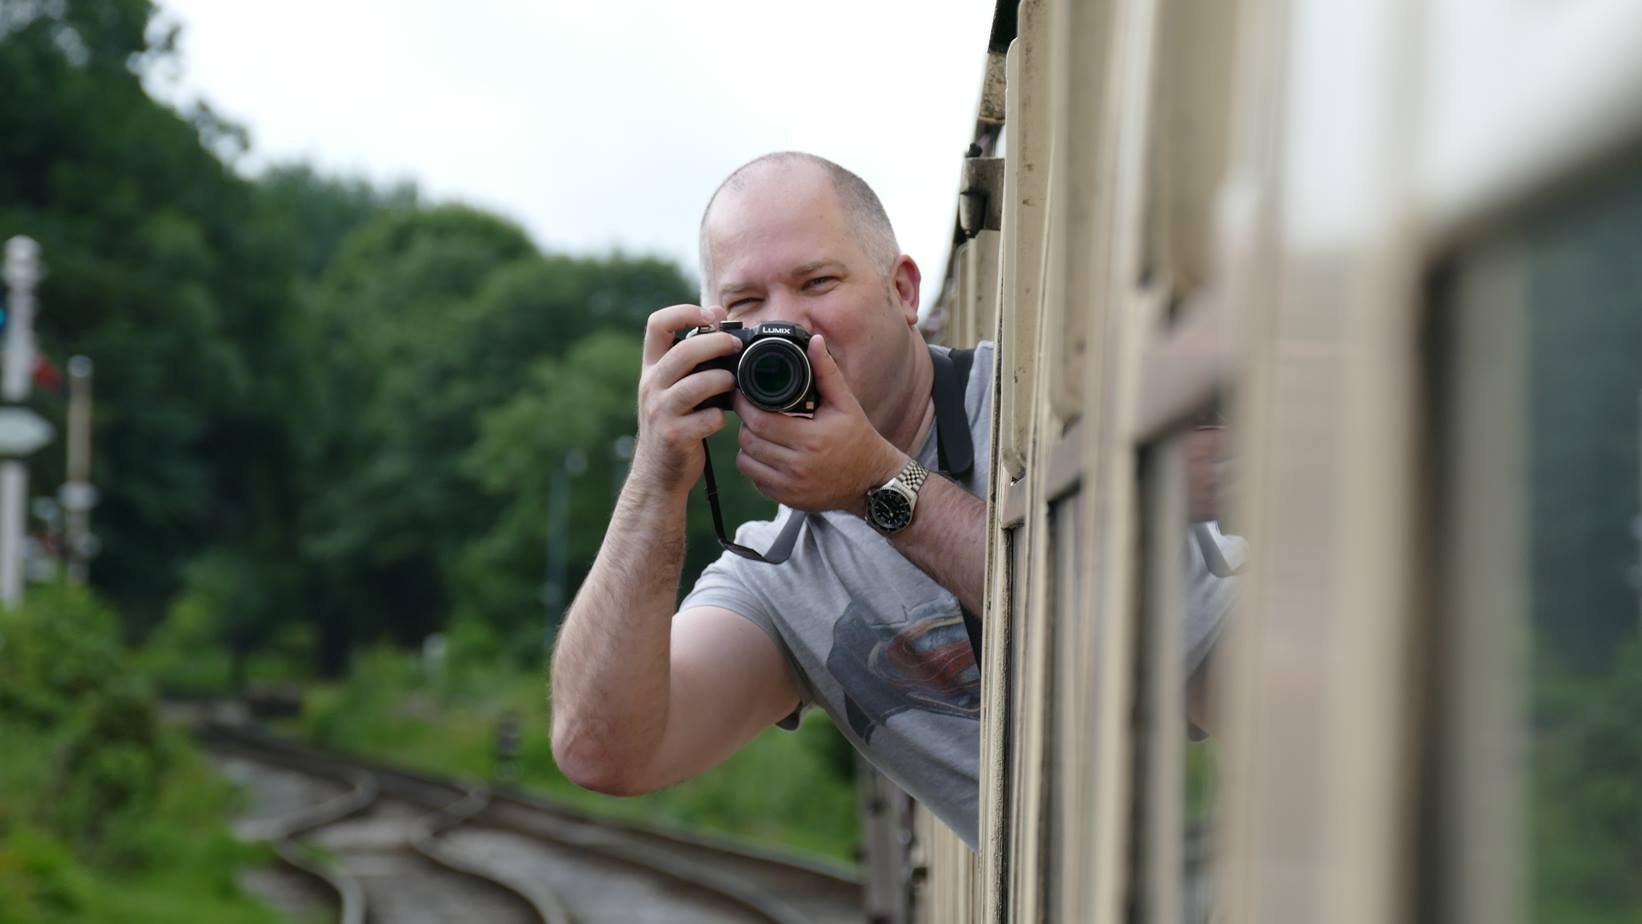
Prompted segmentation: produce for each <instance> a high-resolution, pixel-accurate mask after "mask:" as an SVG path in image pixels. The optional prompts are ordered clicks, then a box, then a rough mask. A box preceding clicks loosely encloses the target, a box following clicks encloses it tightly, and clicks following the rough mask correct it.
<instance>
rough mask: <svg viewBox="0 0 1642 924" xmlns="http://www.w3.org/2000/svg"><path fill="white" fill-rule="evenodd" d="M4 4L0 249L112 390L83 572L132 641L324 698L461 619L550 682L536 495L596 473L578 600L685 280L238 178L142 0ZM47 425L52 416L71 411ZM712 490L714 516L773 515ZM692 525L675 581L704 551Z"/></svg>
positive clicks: (360, 187) (242, 141)
mask: <svg viewBox="0 0 1642 924" xmlns="http://www.w3.org/2000/svg"><path fill="white" fill-rule="evenodd" d="M3 10H4V12H3V13H0V85H3V86H6V87H7V88H8V91H7V93H6V94H4V96H3V97H0V236H8V237H9V236H10V235H12V234H18V233H27V234H29V235H31V236H33V237H35V238H36V239H38V240H39V241H40V242H41V244H42V246H43V250H44V255H45V259H46V262H47V264H48V272H49V275H48V276H47V278H46V280H45V282H44V283H43V285H42V288H41V291H40V293H39V297H40V303H41V312H40V316H39V321H38V327H39V333H40V339H41V343H42V347H43V350H44V352H45V354H46V355H47V357H48V358H50V359H53V360H55V361H56V362H57V363H58V364H61V363H62V362H63V361H65V360H66V358H67V357H68V356H69V355H71V354H74V353H84V354H87V355H89V356H91V357H92V358H93V359H94V360H95V361H96V362H97V364H98V367H97V370H98V382H97V398H98V405H97V410H96V415H95V419H96V439H95V440H94V449H95V459H94V479H95V480H96V481H97V483H98V485H99V487H100V488H101V491H102V496H103V500H102V503H101V504H100V506H99V507H98V508H97V510H96V512H95V529H96V531H97V533H98V534H99V536H100V538H101V539H102V546H103V551H102V554H101V556H100V557H99V558H98V559H97V560H96V562H95V563H94V566H93V569H92V574H93V580H94V582H95V584H96V586H97V587H98V589H99V590H100V591H101V592H102V593H104V594H105V595H106V596H107V597H108V598H109V599H110V600H111V602H112V603H113V604H114V605H115V608H116V611H117V612H118V613H119V614H120V617H121V619H122V620H123V622H124V625H123V629H124V631H125V633H126V636H127V638H130V639H136V640H144V639H148V638H150V637H151V636H152V637H153V639H154V640H155V641H156V642H157V643H158V648H159V652H158V653H157V654H156V656H155V659H154V663H155V664H156V665H159V666H163V667H165V668H166V669H167V676H168V678H171V679H174V680H175V681H176V682H177V683H179V684H181V685H184V686H193V687H196V688H197V687H202V686H204V687H210V686H221V685H223V684H228V685H237V684H238V683H240V682H242V681H243V680H244V678H245V677H246V676H247V671H248V669H249V667H250V666H251V665H252V662H253V661H255V660H256V658H258V657H260V656H262V655H264V654H265V653H266V652H267V651H269V649H270V648H277V649H279V650H280V651H281V652H282V654H281V662H282V663H285V664H287V665H288V664H289V661H290V660H291V659H290V657H289V655H290V653H291V651H292V650H293V649H294V648H306V653H307V657H306V662H307V663H306V664H304V665H301V666H300V667H301V668H302V669H314V670H317V671H319V672H321V673H324V674H335V673H337V672H339V671H341V670H342V669H343V668H344V667H345V666H346V663H347V659H348V657H349V654H350V653H351V652H352V651H354V650H355V649H357V648H360V647H362V646H365V645H368V644H371V643H374V642H376V641H379V640H388V641H393V642H398V643H402V644H414V643H418V642H420V640H421V639H422V638H423V637H424V636H426V635H427V634H428V633H430V632H434V631H437V630H438V629H440V628H441V627H443V626H444V625H445V624H446V622H447V621H448V620H449V619H450V618H451V617H452V616H453V615H457V616H461V617H464V618H473V619H478V620H483V621H485V622H486V623H488V624H489V625H490V626H491V627H492V628H493V629H494V630H495V631H497V632H498V633H500V634H501V636H502V637H503V638H505V639H506V640H507V641H508V642H509V643H517V644H518V649H517V650H518V652H519V657H520V658H521V659H523V660H528V661H532V662H534V661H535V660H537V659H539V657H540V641H539V640H540V639H541V637H542V634H543V623H544V621H551V620H550V619H549V618H548V617H549V616H550V615H551V614H547V613H546V612H545V610H544V607H543V596H542V576H543V573H544V568H545V560H546V557H547V552H546V547H547V543H548V533H549V528H548V520H549V517H550V514H551V513H552V511H551V510H550V506H551V503H550V502H551V491H550V485H551V482H552V480H553V477H554V472H555V470H556V469H558V468H560V467H561V466H562V465H563V464H564V460H565V459H566V458H567V457H568V456H571V455H573V454H579V455H580V456H581V457H582V458H583V459H585V460H586V466H585V471H584V472H583V473H582V474H580V475H579V476H576V477H572V478H571V481H570V486H571V487H572V489H573V490H572V491H570V496H571V497H572V498H573V501H572V503H571V509H570V511H569V518H570V519H569V530H568V536H569V539H568V542H567V546H568V548H567V549H566V555H565V558H566V563H567V567H566V571H567V575H566V576H567V578H568V580H567V582H566V583H567V584H568V586H570V587H574V585H575V582H576V580H577V578H578V577H579V576H580V575H581V574H582V573H584V572H585V569H586V568H587V566H588V564H589V563H590V562H591V559H592V556H593V554H594V553H595V552H596V550H597V545H598V542H599V539H600V537H601V536H602V534H603V527H604V522H605V520H606V519H607V516H608V512H609V505H610V502H611V500H612V498H613V497H614V491H615V485H614V483H613V479H615V478H617V477H619V475H620V471H619V468H620V465H621V460H619V459H617V458H615V457H614V454H613V452H614V450H613V447H614V445H615V441H616V440H617V438H619V437H621V436H622V435H624V434H631V433H632V432H633V431H634V426H635V424H634V411H633V407H634V388H635V385H636V380H637V373H638V355H639V351H638V343H639V339H638V338H639V335H640V333H641V332H642V329H643V323H644V319H645V317H646V316H647V315H648V314H649V312H651V311H652V310H654V309H656V308H658V307H661V306H663V305H667V304H672V303H676V302H682V301H691V300H693V297H694V295H693V285H692V283H691V281H690V280H689V279H687V278H686V277H685V276H684V275H683V274H682V273H680V271H679V270H678V269H677V268H676V267H674V266H672V265H671V264H668V263H664V262H662V261H658V260H654V259H648V258H641V257H629V256H623V255H620V254H617V255H612V256H609V257H606V258H575V257H566V256H550V255H544V254H542V253H541V252H540V251H538V250H537V248H536V247H535V245H534V244H533V243H532V242H531V241H530V239H529V238H528V237H527V236H526V235H525V234H524V232H523V231H521V230H520V229H519V228H518V227H516V226H515V225H513V224H512V223H510V222H509V221H507V220H505V219H502V218H499V217H497V216H494V215H491V214H487V213H485V212H481V211H478V210H475V209H472V208H468V207H464V206H458V205H429V204H424V203H423V202H421V200H420V198H419V197H418V195H417V193H416V191H415V190H414V189H413V188H410V187H406V186H400V187H396V188H392V189H378V188H375V187H373V186H371V185H370V184H368V183H364V182H361V181H357V180H347V179H337V178H331V177H326V176H323V175H320V174H318V173H316V172H314V171H313V170H311V169H310V168H307V167H304V166H301V165H291V166H285V167H280V168H277V169H273V170H269V171H266V172H264V173H263V174H262V175H260V176H257V177H255V178H253V179H247V178H245V177H243V176H242V175H241V173H240V171H239V170H238V169H237V164H238V163H239V160H238V158H239V157H240V155H241V154H242V153H243V151H244V150H245V146H246V145H247V144H248V143H249V141H248V139H247V138H246V137H245V136H244V133H243V132H240V131H239V130H238V129H236V128H234V127H233V126H231V125H228V124H225V123H224V122H223V121H222V120H221V119H219V118H218V117H216V116H215V115H214V114H212V113H211V112H210V111H209V110H207V109H204V108H203V107H202V108H198V109H196V110H195V111H191V112H187V113H179V112H177V111H174V110H173V109H171V108H168V107H167V106H165V105H163V104H161V103H159V102H157V101H155V100H154V99H152V98H151V97H150V96H149V95H148V94H147V92H146V91H145V89H144V84H143V75H144V74H145V73H146V72H148V71H149V70H150V69H152V68H153V67H155V66H156V64H157V63H158V62H160V61H162V59H164V58H165V57H166V56H168V55H170V54H171V50H170V48H171V37H170V36H166V35H161V34H158V33H157V32H156V31H155V27H154V25H153V13H154V9H153V7H152V6H151V4H150V3H149V2H148V0H98V2H95V3H91V2H63V3H12V4H7V5H6V6H5V7H4V8H3ZM35 403H36V405H37V406H38V407H39V408H40V409H41V410H42V411H43V412H44V413H46V414H47V415H48V416H50V417H54V418H57V419H58V420H59V421H60V419H61V417H62V414H63V400H62V398H61V396H60V395H57V394H53V393H50V392H44V393H40V394H38V395H36V397H35ZM31 465H32V477H33V478H34V479H35V480H34V484H35V485H36V490H37V491H41V492H44V491H49V490H50V489H51V488H52V487H53V486H55V485H56V484H57V483H59V482H60V481H61V480H62V466H61V463H60V450H59V449H57V448H53V449H48V450H46V451H44V452H42V453H40V454H39V455H38V456H37V457H36V458H35V459H33V460H32V463H31ZM728 480H730V481H733V482H734V481H739V480H738V479H733V478H732V479H728ZM727 490H728V493H729V497H728V499H727V500H728V505H729V507H730V508H731V515H732V518H744V517H746V516H749V515H753V514H754V513H755V512H756V511H758V510H760V509H762V507H761V505H760V504H758V502H757V501H756V499H755V496H754V495H753V494H752V492H751V490H750V489H749V488H748V487H747V486H746V485H745V484H740V483H736V484H731V485H729V486H728V487H727ZM697 514H698V517H699V520H698V521H697V522H694V523H693V524H692V534H693V536H694V537H695V538H696V539H699V540H702V541H698V542H695V543H694V547H695V548H694V551H693V554H692V558H691V561H690V564H691V567H692V568H699V567H700V566H701V565H702V564H704V563H705V561H706V560H707V559H708V558H709V557H710V555H711V551H712V548H713V545H712V543H711V542H710V541H709V540H708V539H707V537H708V536H709V535H710V533H709V532H708V524H707V520H706V519H705V511H697ZM168 620H169V621H172V622H175V623H176V625H174V626H172V625H168V626H166V627H165V628H164V629H162V630H161V631H159V633H158V634H157V635H154V634H153V633H154V630H155V629H156V628H157V627H159V626H161V624H162V623H166V622H167V621H168ZM219 653H220V655H219ZM219 656H220V657H221V658H222V659H223V660H224V662H225V664H226V667H225V668H224V669H221V670H219V669H217V668H216V667H210V666H208V667H205V668H201V667H200V666H199V665H197V664H195V663H194V662H195V661H196V660H200V659H203V661H206V662H209V663H210V664H216V663H217V659H218V658H219Z"/></svg>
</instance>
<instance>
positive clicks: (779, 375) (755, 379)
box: [673, 321, 821, 414]
mask: <svg viewBox="0 0 1642 924" xmlns="http://www.w3.org/2000/svg"><path fill="white" fill-rule="evenodd" d="M718 331H722V332H724V333H726V334H731V335H733V336H734V337H735V338H736V339H737V340H740V341H741V349H740V350H737V351H736V352H734V353H731V354H730V355H728V356H724V357H721V358H719V359H714V360H711V361H709V362H705V363H702V364H701V365H699V366H697V367H696V368H695V369H693V370H691V371H692V373H695V372H702V371H705V370H707V369H724V370H726V371H729V372H733V373H735V384H736V387H737V388H739V389H741V393H742V394H744V395H746V396H747V400H748V401H750V402H752V404H753V406H754V407H760V408H763V409H764V410H766V411H779V412H781V413H784V414H813V413H815V407H816V405H817V404H819V403H820V401H821V393H820V392H819V391H817V390H816V387H815V374H814V371H813V370H812V369H811V368H810V354H809V348H810V332H809V331H807V330H805V329H804V328H802V327H799V326H798V325H797V324H791V323H788V322H786V321H772V322H770V323H768V324H760V325H758V326H757V327H751V328H749V327H743V326H742V325H741V322H740V321H725V322H723V323H722V324H719V325H718V326H716V327H714V326H711V325H709V326H706V327H697V328H694V329H691V330H686V331H680V332H678V333H677V334H675V335H674V336H673V343H674V344H675V345H677V344H679V343H682V342H684V340H685V339H686V338H689V337H694V336H695V335H697V334H710V333H715V332H718ZM734 403H735V393H734V392H725V393H724V394H722V395H714V396H713V397H711V398H708V399H707V400H706V401H703V402H702V403H701V406H702V407H704V408H706V407H719V408H723V409H725V410H730V409H731V408H732V407H733V405H734Z"/></svg>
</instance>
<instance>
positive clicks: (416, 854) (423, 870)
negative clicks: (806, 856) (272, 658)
mask: <svg viewBox="0 0 1642 924" xmlns="http://www.w3.org/2000/svg"><path fill="white" fill-rule="evenodd" d="M199 735H200V738H201V740H202V742H203V743H204V744H205V745H206V746H207V748H209V749H210V750H211V751H212V752H213V753H214V754H216V755H217V757H218V760H219V761H221V762H222V763H223V765H224V767H225V769H226V770H227V771H228V772H229V774H230V775H231V776H235V777H236V778H239V779H240V780H241V781H242V782H244V783H245V784H246V785H247V786H249V787H250V788H252V790H253V792H256V791H257V789H258V788H259V787H260V788H261V790H262V792H263V793H264V796H263V800H264V801H265V802H274V803H277V802H279V801H280V800H281V799H283V801H284V803H286V805H285V806H284V808H286V811H284V812H278V811H274V812H273V813H272V814H269V815H266V816H264V817H261V818H255V819H253V820H250V821H248V822H246V823H245V825H243V826H242V828H243V829H244V830H242V833H244V834H246V835H247V836H252V837H257V838H260V839H264V840H271V841H273V842H274V843H275V844H276V850H277V851H278V852H279V853H280V855H281V857H282V858H283V859H285V860H286V862H287V863H291V862H293V860H294V861H296V862H299V863H305V864H306V867H307V868H306V869H305V870H304V875H307V876H310V877H325V881H326V882H327V888H328V889H329V890H330V891H331V893H332V894H333V895H334V896H336V897H335V898H334V899H333V901H332V904H333V905H335V906H336V907H338V908H340V909H341V918H342V920H344V921H346V922H349V924H359V922H364V921H370V922H378V924H379V922H389V921H394V922H397V921H423V920H427V921H441V920H462V921H487V922H488V921H544V922H552V924H559V922H566V924H569V922H576V924H588V922H597V921H622V922H647V921H656V922H660V921H667V922H674V921H683V922H691V921H700V922H735V921H748V922H780V924H842V922H846V921H849V922H858V921H860V920H862V910H861V908H862V905H861V887H860V885H859V884H858V883H856V882H854V881H851V880H849V879H847V878H844V877H842V876H840V875H839V874H838V873H836V872H835V871H832V870H829V869H827V868H825V867H822V866H818V865H812V864H804V863H802V862H794V861H791V860H788V859H784V858H776V857H771V856H766V855H761V854H758V853H754V852H750V851H746V850H743V849H739V848H736V847H733V846H731V845H728V844H724V843H721V842H717V841H714V840H711V839H703V838H696V837H690V836H685V835H680V834H676V833H669V832H663V831H657V830H652V829H647V828H644V827H641V826H637V825H626V824H613V823H611V822H608V821H604V820H599V819H594V818H591V817H589V816H586V815H583V814H581V813H578V812H574V811H571V810H567V809H565V808H563V807H561V806H556V805H552V804H550V803H546V802H543V801H541V800H537V799H534V798H531V797H529V796H525V795H521V794H517V793H491V792H489V791H488V790H485V789H482V788H472V787H468V786H465V785H464V784H461V783H457V782H454V781H451V780H448V779H442V778H438V777H433V776H428V775H424V774H419V773H414V772H410V771H406V770H402V769H398V768H392V767H387V766H383V765H380V764H375V763H371V762H366V761H359V760H355V759H351V758H347V757H342V756H338V755H335V754H330V753H327V752H321V751H316V750H313V749H310V748H306V747H303V746H301V745H297V744H294V743H291V742H288V741H283V740H280V739H275V738H272V737H269V736H267V735H264V734H261V733H259V732H257V731H255V730H254V729H251V728H247V727H243V726H238V725H227V724H221V723H206V724H204V725H203V726H201V727H200V729H199ZM304 787H307V789H306V791H307V792H308V793H310V795H309V796H308V801H307V802H306V804H301V805H294V804H292V803H298V802H301V801H302V800H301V799H300V798H299V797H297V796H293V795H292V793H300V792H302V791H303V789H304ZM281 794H283V795H281ZM255 801H256V800H255V798H254V799H253V802H255ZM314 847H318V848H320V849H321V850H322V851H324V852H326V853H328V854H329V855H331V856H332V857H334V858H335V859H336V862H332V863H330V864H328V867H327V864H324V863H321V862H318V861H317V860H316V858H315V856H314V855H313V848H314Z"/></svg>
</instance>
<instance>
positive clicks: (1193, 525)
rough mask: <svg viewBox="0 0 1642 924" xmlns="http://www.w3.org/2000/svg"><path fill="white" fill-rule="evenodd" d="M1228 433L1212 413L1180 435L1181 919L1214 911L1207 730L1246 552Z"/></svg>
mask: <svg viewBox="0 0 1642 924" xmlns="http://www.w3.org/2000/svg"><path fill="white" fill-rule="evenodd" d="M1231 447H1232V437H1231V433H1230V431H1229V430H1228V429H1227V428H1226V427H1225V426H1224V425H1223V421H1222V419H1221V418H1220V416H1219V415H1218V414H1212V413H1211V414H1207V415H1204V416H1203V417H1202V418H1200V419H1198V420H1197V421H1195V423H1194V426H1193V427H1192V429H1191V430H1189V431H1188V432H1187V433H1186V434H1185V435H1184V437H1183V448H1184V456H1185V459H1184V461H1185V466H1184V472H1185V477H1186V485H1185V502H1186V519H1187V529H1186V548H1185V549H1184V550H1183V553H1184V556H1183V562H1184V586H1183V588H1182V595H1181V604H1182V606H1183V607H1184V613H1183V614H1182V615H1183V617H1184V618H1183V620H1182V623H1181V639H1180V641H1181V650H1182V653H1183V657H1184V661H1183V663H1182V676H1184V677H1186V678H1187V689H1186V696H1185V702H1186V704H1187V710H1186V713H1187V714H1186V716H1184V717H1183V719H1184V723H1183V724H1184V729H1183V733H1184V734H1186V735H1188V736H1189V738H1190V740H1191V743H1190V744H1188V745H1187V746H1186V750H1185V792H1184V798H1185V803H1184V805H1183V811H1182V814H1181V817H1182V819H1183V821H1184V824H1185V829H1184V831H1183V832H1182V838H1183V839H1182V843H1181V859H1182V862H1183V863H1184V868H1183V870H1182V878H1181V885H1182V888H1183V894H1182V896H1181V904H1180V907H1181V918H1182V920H1183V921H1185V922H1187V924H1197V922H1207V921H1210V920H1213V917H1214V892H1215V889H1214V878H1215V877H1214V870H1215V858H1214V855H1213V846H1214V832H1215V824H1216V822H1217V820H1218V811H1217V809H1218V805H1219V796H1220V752H1219V745H1218V744H1217V743H1216V742H1215V741H1214V739H1213V737H1212V732H1213V731H1215V723H1214V722H1213V721H1212V716H1213V708H1212V706H1213V703H1214V697H1215V690H1214V689H1213V685H1214V684H1213V678H1214V676H1215V660H1216V658H1217V656H1218V655H1217V651H1216V649H1217V647H1218V642H1219V639H1220V636H1221V633H1222V630H1223V628H1224V623H1225V620H1226V618H1227V617H1228V616H1229V614H1230V610H1231V606H1232V602H1233V597H1234V594H1235V591H1236V584H1237V578H1236V576H1235V575H1236V573H1237V571H1239V570H1240V569H1241V567H1242V565H1243V563H1244V560H1245V559H1246V557H1247V548H1246V545H1245V543H1244V542H1243V540H1242V539H1241V538H1240V537H1237V536H1235V535H1231V534H1230V533H1231V532H1232V530H1231V526H1230V521H1229V518H1228V517H1227V515H1226V512H1225V499H1226V498H1227V497H1229V495H1230V479H1231V470H1232V464H1231Z"/></svg>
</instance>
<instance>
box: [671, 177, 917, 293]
mask: <svg viewBox="0 0 1642 924" xmlns="http://www.w3.org/2000/svg"><path fill="white" fill-rule="evenodd" d="M805 173H809V174H811V175H815V174H819V175H821V176H824V177H826V179H827V181H828V183H829V185H830V186H831V187H832V191H833V195H834V196H836V197H837V202H838V210H839V213H840V214H842V215H843V218H844V222H845V224H846V225H847V226H848V228H849V230H850V234H851V236H852V237H854V238H855V241H856V243H857V244H859V245H860V247H861V250H862V252H864V253H865V254H866V255H867V258H868V259H869V260H871V261H872V264H873V266H875V267H876V268H877V270H878V272H879V273H880V274H881V275H882V276H884V277H885V278H886V279H887V278H888V277H889V274H890V273H891V271H892V270H893V269H894V267H895V260H896V258H897V257H899V256H900V255H901V247H900V245H899V244H898V243H896V240H895V229H894V228H892V227H891V226H890V223H889V215H888V214H887V213H886V212H885V211H884V204H883V203H882V202H880V201H878V194H877V193H875V192H873V191H872V187H871V186H868V185H867V182H866V181H865V180H863V179H861V178H860V177H858V176H856V175H855V174H853V173H851V172H850V171H848V170H845V169H844V168H843V167H840V166H838V165H837V164H835V163H833V162H832V161H830V160H827V159H826V158H825V157H817V156H815V155H814V154H806V153H804V152H802V151H778V152H776V153H774V154H765V155H764V156H763V157H759V158H755V159H753V160H750V161H748V162H747V163H745V164H742V165H741V166H740V167H737V168H736V169H735V171H734V172H733V173H731V174H730V175H729V176H728V177H725V178H724V182H722V183H720V184H719V185H718V189H716V190H714V191H713V195H712V198H710V199H708V200H707V208H705V209H703V210H702V213H701V230H700V247H701V291H702V293H703V295H702V299H703V304H705V303H706V302H707V301H708V300H709V296H708V295H707V293H710V292H711V291H712V290H713V282H714V276H713V273H714V266H713V251H712V240H711V237H710V235H709V233H708V227H709V225H710V223H711V220H712V216H713V205H714V204H715V203H716V202H718V200H719V197H720V196H723V195H726V194H733V193H738V192H741V191H742V190H744V189H747V188H748V187H750V186H752V185H753V184H754V183H755V182H758V181H763V180H767V179H768V180H774V181H777V182H779V181H780V178H781V177H782V176H783V175H799V176H802V175H803V174H805Z"/></svg>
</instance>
